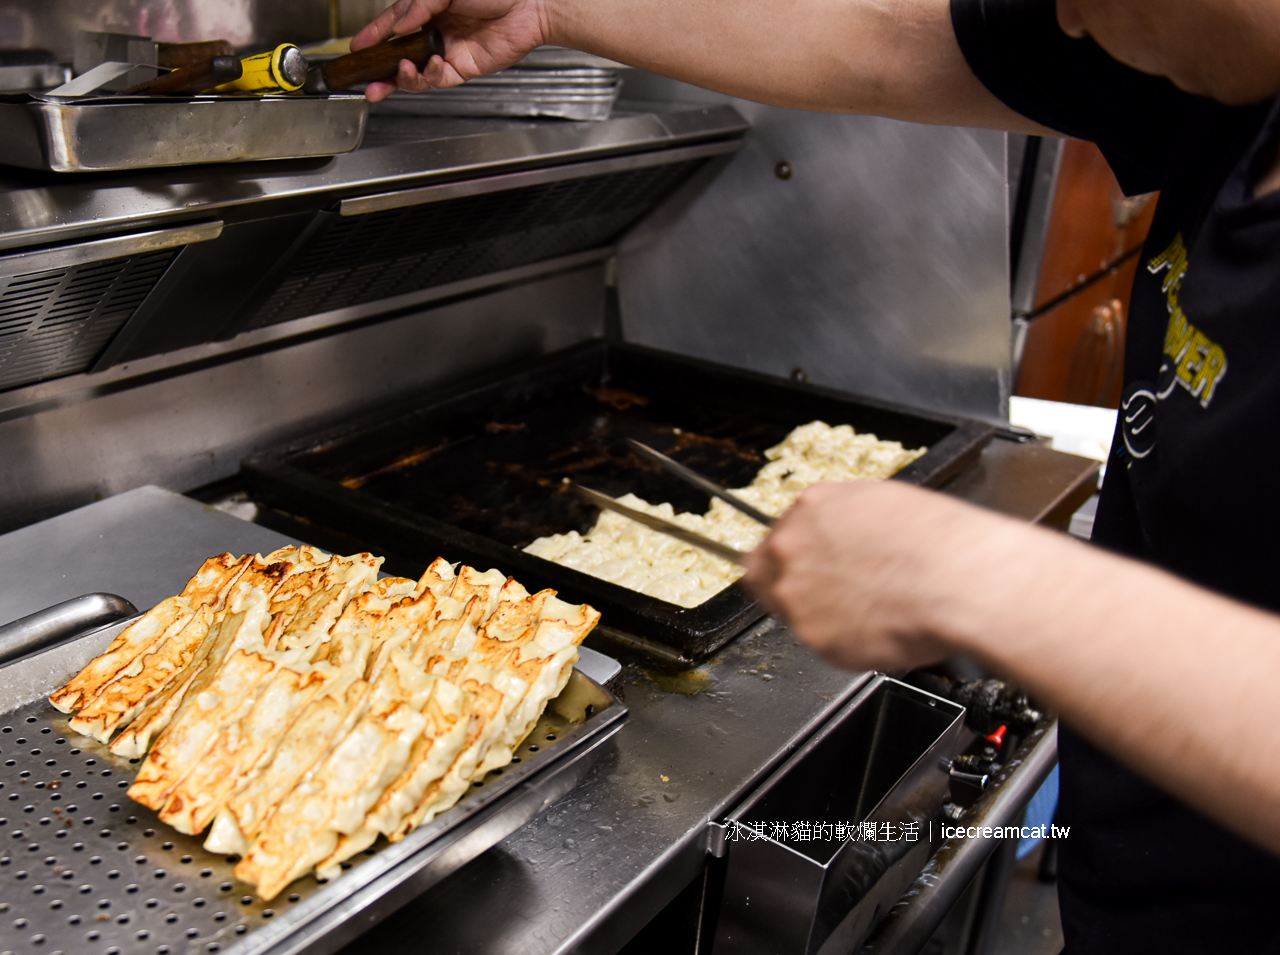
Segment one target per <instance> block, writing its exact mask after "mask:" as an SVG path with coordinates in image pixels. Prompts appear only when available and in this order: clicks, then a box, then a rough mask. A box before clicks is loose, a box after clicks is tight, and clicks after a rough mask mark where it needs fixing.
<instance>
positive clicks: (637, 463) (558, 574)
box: [242, 342, 992, 659]
mask: <svg viewBox="0 0 1280 955" xmlns="http://www.w3.org/2000/svg"><path fill="white" fill-rule="evenodd" d="M813 420H822V421H826V422H827V423H828V424H832V425H839V424H848V425H852V426H853V428H854V429H855V430H857V431H858V432H860V433H866V432H871V433H874V434H876V435H878V436H879V437H880V438H882V439H885V440H892V441H900V442H902V444H903V445H904V446H906V447H908V448H918V447H927V448H928V449H929V450H928V452H927V453H926V454H925V455H924V456H923V457H922V458H920V459H918V460H916V461H914V462H912V463H911V464H909V465H907V466H906V467H905V468H904V469H903V470H902V471H900V472H899V473H898V474H897V475H896V476H895V479H896V480H902V481H907V482H909V483H913V484H921V485H925V486H936V485H938V484H939V483H941V482H942V481H944V480H946V479H947V478H948V477H949V476H950V475H951V474H954V473H955V472H956V470H957V469H958V468H960V467H962V466H964V465H965V464H966V463H967V462H968V461H971V460H973V459H974V458H975V457H976V456H977V454H978V453H980V451H981V449H982V446H983V444H985V443H986V441H987V440H989V438H990V436H991V433H992V431H991V428H990V426H989V425H986V424H982V423H981V422H974V421H969V420H967V419H963V418H952V417H948V416H945V415H939V414H934V413H932V412H923V411H918V410H916V409H912V408H904V407H900V406H896V405H891V404H887V403H884V402H878V401H874V400H869V399H864V398H859V397H856V396H853V395H848V394H844V393H841V392H836V391H832V390H829V389H825V388H817V387H814V386H811V385H805V384H796V383H794V382H789V381H784V380H780V379H777V378H772V377H768V376H765V375H759V374H755V373H752V372H747V371H742V370H741V369H735V368H728V367H725V366H723V365H715V364H712V363H709V362H705V361H700V360H697V359H690V358H686V357H683V356H679V355H672V354H669V353H665V352H658V351H654V350H651V349H647V348H642V347H638V346H634V345H626V344H606V343H603V342H590V343H585V344H583V345H579V346H576V347H574V348H571V349H568V350H566V351H564V352H560V353H558V354H554V355H548V356H545V357H543V358H539V359H538V360H537V361H536V362H535V363H534V364H532V365H529V366H527V367H525V368H523V369H520V370H518V371H515V372H512V373H509V374H506V375H503V376H500V377H497V378H494V379H491V380H489V381H487V382H485V383H481V384H476V385H471V386H461V387H459V388H458V389H456V390H455V391H453V392H452V393H450V394H445V395H435V396H430V397H427V398H424V399H421V400H420V401H418V402H415V403H410V404H408V405H405V406H401V407H398V408H393V409H387V410H386V411H385V412H383V413H381V414H379V415H374V416H371V417H370V418H368V419H365V420H364V421H361V422H359V423H356V424H351V425H346V426H343V427H341V428H338V429H335V430H333V431H330V432H327V433H325V434H321V435H315V436H312V437H311V438H309V439H303V440H301V441H298V442H296V443H294V444H291V445H289V446H286V447H282V448H280V449H278V450H276V451H272V452H268V453H266V454H263V455H261V456H259V457H256V458H252V459H249V460H248V461H246V462H245V464H244V468H243V470H242V474H243V475H244V476H245V477H246V478H248V480H249V481H250V483H251V485H252V486H253V488H254V494H255V495H256V496H257V498H258V499H259V500H261V501H264V502H265V503H267V504H269V505H270V506H272V507H274V508H277V509H278V510H279V511H280V512H282V513H285V514H288V515H293V516H295V517H298V518H302V519H303V520H305V521H307V522H309V523H311V524H314V525H317V526H320V527H323V528H326V529H328V530H331V531H333V532H336V533H339V534H342V535H345V536H346V537H348V538H350V539H352V540H356V541H361V542H363V546H364V547H365V548H366V549H368V550H371V551H374V552H382V553H393V554H396V555H398V556H399V557H401V558H404V559H405V561H406V562H414V561H419V562H421V563H422V566H424V567H425V566H426V564H427V563H429V562H430V561H431V560H433V559H434V558H436V557H438V556H445V557H446V558H447V559H448V560H451V561H452V560H461V561H465V562H466V563H469V564H471V565H473V566H476V567H501V568H502V569H503V571H504V572H505V573H509V574H512V575H513V576H515V577H516V578H517V579H518V580H520V581H521V583H523V584H524V585H525V586H526V587H529V588H531V589H540V588H542V587H552V588H554V589H556V590H558V591H559V592H560V596H561V597H562V598H563V599H567V600H570V601H571V602H575V603H590V604H591V605H592V606H594V607H596V609H598V610H600V611H601V612H602V613H603V614H604V617H603V619H602V625H604V626H607V627H608V628H610V629H611V630H614V631H625V632H626V633H628V634H632V635H635V636H640V637H642V638H643V639H644V640H646V641H650V642H653V641H656V642H659V643H664V644H667V645H668V646H671V647H675V648H678V650H679V651H680V653H681V654H683V655H684V657H685V658H686V659H697V658H700V657H703V656H705V655H707V654H708V653H710V652H712V651H713V650H714V649H716V648H717V647H719V646H722V645H723V644H724V643H725V641H727V640H728V639H730V638H731V637H732V636H734V635H735V634H737V633H738V632H740V631H741V630H742V629H743V628H744V627H746V626H748V625H750V623H751V622H752V621H754V620H756V619H758V618H759V617H760V616H761V615H762V614H763V612H764V611H763V609H762V608H761V607H760V605H759V604H758V603H757V602H756V601H755V599H754V598H753V597H752V596H751V595H750V594H749V593H748V592H747V591H746V590H745V588H743V587H742V586H740V585H739V584H733V585H731V586H729V587H728V588H726V589H725V590H723V591H721V592H720V593H719V594H717V595H715V596H714V597H712V598H711V599H710V600H708V601H706V602H705V603H703V604H700V605H698V606H697V607H692V608H685V607H679V606H677V605H675V604H671V603H667V602H666V601H663V600H659V599H658V598H656V597H650V596H648V595H647V594H642V593H639V592H637V591H634V590H628V589H626V588H624V587H620V586H618V585H616V584H612V583H609V582H608V581H604V580H600V579H598V578H595V577H591V576H589V575H587V574H583V573H581V572H579V571H576V570H573V569H571V568H568V567H564V566H561V565H559V564H555V563H552V562H550V561H546V560H543V559H541V558H539V557H534V556H532V555H530V554H525V553H523V552H522V551H521V550H519V548H522V547H524V546H526V545H528V544H529V543H531V542H532V541H533V540H535V539H536V538H538V537H542V536H546V535H548V534H558V533H563V532H565V531H569V530H577V531H579V532H583V531H586V530H587V529H589V528H590V527H591V526H592V525H593V524H594V523H595V521H596V519H597V517H598V512H597V511H596V510H595V509H594V508H592V507H590V506H589V505H586V504H584V503H583V502H582V501H581V500H579V499H578V498H577V497H576V496H575V495H573V494H572V493H571V492H570V491H569V490H568V488H567V487H566V486H565V483H564V482H565V480H566V479H568V480H570V481H574V482H577V483H580V484H583V485H586V486H587V487H591V488H595V489H596V490H599V491H603V492H604V493H606V494H609V495H612V496H620V495H622V494H625V493H627V492H628V491H630V492H633V493H635V494H638V495H639V496H641V497H642V498H644V499H645V500H647V501H649V502H650V503H654V504H658V503H661V502H663V501H667V502H670V503H671V504H672V505H674V507H675V508H676V510H677V511H693V512H698V513H701V512H705V511H706V509H707V508H708V506H709V503H710V502H709V500H708V498H707V496H706V495H704V494H701V493H699V492H698V491H696V490H694V489H692V488H689V487H688V486H687V485H685V484H684V483H683V482H681V481H679V480H678V479H676V478H673V477H671V476H670V475H667V474H666V473H665V472H662V471H661V470H659V468H658V467H657V466H656V465H654V464H651V463H650V462H648V461H647V460H644V459H641V458H640V457H638V456H637V455H635V454H634V453H633V452H631V451H629V450H628V448H627V447H626V445H625V440H624V439H626V438H637V439H639V440H641V441H643V442H645V443H646V444H649V445H651V446H653V447H656V448H657V449H658V450H659V451H663V452H665V453H667V454H669V455H670V456H671V457H673V458H675V459H676V460H677V461H680V462H682V463H684V464H687V465H689V466H690V467H692V468H694V469H696V470H698V471H701V472H702V473H704V474H707V475H708V476H710V477H712V478H714V479H716V480H718V481H720V482H721V483H722V484H724V485H725V486H727V487H742V486H743V485H745V484H748V483H750V481H751V479H752V478H753V477H754V476H755V475H756V473H757V472H758V471H759V470H760V468H761V467H762V466H763V465H764V464H765V462H766V459H765V456H764V452H765V450H766V449H768V448H770V447H772V446H773V445H775V444H777V443H779V442H780V441H782V440H783V438H784V437H786V435H787V433H788V432H790V431H791V430H792V429H793V428H795V427H796V426H798V425H802V424H805V423H806V422H809V421H813Z"/></svg>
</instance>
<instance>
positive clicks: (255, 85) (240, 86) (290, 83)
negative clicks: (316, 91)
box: [214, 43, 308, 93]
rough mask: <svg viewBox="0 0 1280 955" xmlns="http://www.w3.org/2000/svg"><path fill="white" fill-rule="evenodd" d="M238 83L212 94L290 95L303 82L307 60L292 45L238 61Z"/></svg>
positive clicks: (285, 44)
mask: <svg viewBox="0 0 1280 955" xmlns="http://www.w3.org/2000/svg"><path fill="white" fill-rule="evenodd" d="M240 63H241V66H242V67H243V68H244V72H243V73H241V74H240V79H238V80H233V81H232V82H230V83H223V84H222V85H221V86H219V87H217V88H216V89H214V92H215V93H292V92H294V91H295V90H300V89H302V84H303V83H305V82H306V80H307V66H308V63H307V58H306V57H305V56H303V54H302V51H301V50H299V49H298V48H297V47H296V46H294V45H293V44H292V43H281V44H280V45H279V46H278V47H276V48H275V49H274V50H272V51H270V52H269V53H259V54H257V55H256V56H247V57H245V58H244V59H243V60H241V61H240Z"/></svg>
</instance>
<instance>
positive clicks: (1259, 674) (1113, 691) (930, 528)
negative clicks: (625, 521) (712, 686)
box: [747, 482, 1280, 852]
mask: <svg viewBox="0 0 1280 955" xmlns="http://www.w3.org/2000/svg"><path fill="white" fill-rule="evenodd" d="M747 579H748V581H749V582H750V583H751V584H752V586H754V587H756V588H757V589H758V591H759V592H760V593H761V595H762V596H763V597H764V599H765V601H766V603H768V604H769V605H770V606H771V607H773V608H774V609H775V610H777V611H778V612H779V613H781V614H782V615H783V616H784V617H786V618H787V619H788V620H789V621H790V622H791V624H792V626H793V628H794V630H795V632H796V634H797V636H799V637H800V639H802V640H803V641H805V642H806V643H808V644H810V645H811V646H812V647H814V648H815V649H816V650H818V651H819V652H820V653H822V654H823V655H824V656H826V657H828V658H829V659H830V660H832V661H833V662H835V663H837V664H839V665H841V666H845V667H850V668H854V669H868V668H878V669H899V668H904V667H910V666H918V665H922V664H924V663H929V662H933V661H936V660H938V659H940V658H941V657H943V656H945V655H948V654H952V653H965V654H969V655H971V656H973V657H976V658H978V659H979V660H982V661H984V662H985V663H986V664H988V665H989V666H990V667H991V668H992V669H993V670H995V671H997V672H999V673H1002V674H1004V675H1006V676H1008V677H1010V678H1012V679H1014V680H1016V681H1018V682H1019V683H1020V684H1022V685H1023V686H1024V687H1026V688H1027V689H1028V690H1030V691H1032V692H1033V693H1034V694H1035V695H1036V697H1037V698H1038V699H1039V700H1040V701H1042V702H1043V703H1045V704H1048V705H1049V706H1051V707H1053V708H1055V709H1057V710H1059V711H1060V712H1061V714H1062V717H1063V719H1064V720H1065V721H1066V722H1068V723H1070V724H1071V726H1072V727H1074V728H1075V729H1076V730H1077V731H1078V732H1080V733H1082V734H1083V735H1085V736H1086V737H1087V738H1089V739H1090V740H1091V741H1092V742H1093V743H1094V744H1095V745H1097V746H1098V747H1100V748H1101V749H1103V750H1105V751H1107V752H1109V753H1110V754H1111V755H1112V756H1113V757H1115V758H1116V759H1118V760H1120V761H1121V762H1124V763H1126V764H1127V765H1129V766H1131V767H1133V768H1134V769H1136V770H1137V771H1139V772H1141V773H1143V774H1145V775H1146V776H1147V777H1148V778H1150V779H1151V780H1153V781H1154V782H1155V783H1156V784H1157V785H1159V786H1161V787H1163V788H1164V789H1165V790H1167V791H1168V792H1170V793H1172V794H1174V795H1175V796H1177V797H1179V798H1181V799H1182V800H1184V801H1185V802H1187V803H1188V804H1190V805H1192V806H1195V807H1197V808H1199V809H1200V810H1201V811H1203V812H1205V813H1207V814H1208V815H1209V816H1211V817H1213V818H1214V819H1216V820H1218V821H1219V822H1220V823H1222V824H1223V825H1225V826H1227V827H1228V828H1230V829H1233V830H1234V831H1236V832H1238V833H1240V834H1241V835H1243V836H1245V837H1246V838H1248V839H1251V840H1253V841H1255V842H1257V843H1259V844H1261V845H1263V846H1265V847H1267V848H1269V849H1271V850H1272V851H1276V852H1280V719H1278V718H1277V716H1278V715H1280V712H1278V711H1280V699H1278V691H1277V688H1278V687H1280V617H1276V616H1274V615H1272V614H1268V613H1263V612H1261V611H1258V610H1255V609H1252V608H1250V607H1247V606H1244V605H1242V604H1239V603H1235V602H1233V601H1231V600H1227V599H1225V598H1223V597H1220V596H1217V595H1216V594H1213V593H1210V592H1208V591H1205V590H1202V589H1200V588H1198V587H1195V586H1193V585H1191V584H1188V583H1186V582H1185V581H1182V580H1180V579H1178V578H1176V577H1174V576H1172V575H1170V574H1166V573H1163V572H1161V571H1158V570H1155V569H1153V568H1151V567H1148V566H1146V565H1143V564H1140V563H1138V562H1135V561H1130V560H1125V559H1122V558H1120V557H1116V556H1113V555H1111V554H1108V553H1106V552H1104V551H1102V550H1100V549H1098V548H1094V547H1089V546H1086V545H1084V544H1081V543H1078V542H1076V541H1074V540H1072V539H1071V538H1068V537H1066V536H1064V535H1060V534H1055V533H1052V532H1049V531H1046V530H1043V529H1040V528H1034V527H1030V526H1027V525H1025V524H1022V523H1019V522H1017V521H1013V520H1009V519H1007V518H1004V517H1000V516H997V515H995V514H991V513H989V512H986V511H981V510H979V509H977V508H975V507H971V506H969V505H966V504H962V503H960V502H958V501H955V500H954V499H951V498H948V497H945V496H943V495H940V494H935V493H932V492H928V491H921V490H919V489H916V488H912V487H908V486H906V485H901V484H897V483H895V482H885V483H883V484H873V483H870V482H867V483H850V484H830V485H820V486H818V487H815V488H812V489H810V490H808V491H806V492H805V493H804V495H802V496H801V498H800V500H799V502H798V503H797V504H796V506H795V507H793V508H792V509H791V511H789V512H788V513H787V514H786V516H785V517H783V518H782V520H781V521H779V523H778V524H777V525H776V527H775V529H774V531H773V533H772V534H771V535H770V537H769V538H767V539H766V541H765V542H764V543H763V544H761V546H760V547H759V548H758V549H757V550H756V551H755V552H754V553H753V554H752V556H751V558H750V561H749V564H748V574H747Z"/></svg>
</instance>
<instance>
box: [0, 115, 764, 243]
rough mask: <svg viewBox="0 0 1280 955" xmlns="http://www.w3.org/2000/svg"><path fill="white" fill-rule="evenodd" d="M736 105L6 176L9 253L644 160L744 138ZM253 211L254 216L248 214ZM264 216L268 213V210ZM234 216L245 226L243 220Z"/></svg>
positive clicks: (378, 132) (442, 127)
mask: <svg viewBox="0 0 1280 955" xmlns="http://www.w3.org/2000/svg"><path fill="white" fill-rule="evenodd" d="M745 129H746V122H745V121H744V120H743V119H742V117H741V116H740V115H739V114H738V113H737V112H736V111H735V110H734V109H732V108H731V107H727V106H719V107H699V106H689V105H684V106H673V107H671V108H669V109H667V110H662V111H654V112H635V113H629V112H627V111H625V110H615V112H614V116H613V117H612V118H611V119H608V120H605V121H603V122H598V123H572V122H564V121H560V120H483V119H479V120H462V119H456V118H444V117H442V118H432V117H390V116H388V117H373V118H372V119H371V121H370V127H369V134H368V135H369V139H368V145H366V146H363V147H361V148H360V149H357V150H356V151H355V152H352V153H347V154H345V155H341V156H334V157H332V158H329V159H317V160H293V161H283V160H282V161H278V162H252V163H225V164H219V165H206V166H191V167H181V168H176V169H162V170H154V171H144V172H137V173H107V174H101V175H72V174H54V173H24V172H23V171H21V170H16V169H5V170H0V250H2V249H12V248H18V247H22V246H30V245H35V244H39V243H47V242H56V241H63V240H66V239H72V238H77V237H80V236H84V235H90V234H98V233H102V232H110V231H113V230H118V229H125V228H138V227H142V226H149V225H155V224H160V223H166V222H172V221H174V220H175V219H182V220H191V219H193V218H199V217H201V216H211V215H215V214H216V215H217V216H219V217H223V218H227V213H228V211H230V210H239V209H244V208H245V207H246V206H250V205H252V204H256V203H261V202H263V201H267V200H301V199H305V198H307V197H309V196H314V195H316V194H319V193H327V192H335V191H339V192H342V193H354V194H357V195H358V194H360V193H361V192H362V191H363V192H367V191H368V189H369V188H370V187H374V186H388V185H394V184H397V183H404V182H407V181H413V182H415V183H416V182H422V183H430V182H437V181H449V180H452V179H462V178H474V177H475V176H476V175H478V174H479V173H481V172H482V171H489V170H499V169H500V170H502V171H504V172H506V171H513V170H517V169H527V168H533V167H538V166H546V165H554V164H559V163H565V162H574V161H578V160H579V159H588V158H591V159H596V158H601V157H604V156H610V155H617V154H622V153H634V152H643V151H648V150H653V149H662V148H666V147H670V146H675V145H681V144H686V143H696V142H702V141H706V140H709V139H716V138H723V137H727V136H738V135H741V134H742V133H743V131H744V130H745ZM246 214H248V213H246ZM256 214H260V213H256ZM232 218H234V217H232Z"/></svg>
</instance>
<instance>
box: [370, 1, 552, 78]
mask: <svg viewBox="0 0 1280 955" xmlns="http://www.w3.org/2000/svg"><path fill="white" fill-rule="evenodd" d="M427 21H432V26H434V27H435V28H436V29H437V30H439V31H440V35H441V36H442V37H443V38H444V48H445V56H444V58H443V59H441V58H440V57H439V56H433V57H432V58H431V60H430V61H429V62H428V63H427V65H426V66H425V67H423V69H422V70H421V72H419V70H418V68H417V67H415V66H414V65H413V64H412V63H411V62H410V61H408V60H401V61H400V71H399V72H398V73H397V74H396V78H395V81H394V82H382V83H370V84H369V87H368V89H367V90H366V91H365V96H367V97H368V98H369V99H370V100H371V101H372V102H375V103H376V102H378V100H380V99H385V98H386V97H387V96H390V95H391V94H392V93H393V92H395V91H396V90H397V89H403V90H410V91H411V92H414V93H423V92H426V91H427V90H429V89H431V88H432V87H445V86H457V85H458V84H459V83H462V82H465V81H466V80H469V79H472V78H473V77H476V76H484V75H485V74H488V73H493V72H495V71H497V70H501V69H506V68H507V67H508V66H511V65H512V64H513V63H515V62H516V61H517V60H519V59H520V58H521V57H523V56H524V55H525V54H526V53H528V52H529V51H530V50H532V49H533V48H534V47H536V46H540V45H541V44H543V43H545V42H547V41H546V39H545V37H546V32H547V31H546V23H545V14H544V11H543V9H542V3H541V0H452V2H450V0H397V2H396V3H395V4H394V5H392V6H390V7H388V8H387V9H386V10H384V11H382V13H380V14H379V15H378V16H377V18H376V19H374V20H373V22H372V23H370V24H369V25H368V26H366V27H365V28H364V29H363V30H361V31H360V32H359V33H357V34H356V35H355V37H354V38H353V39H352V40H351V49H352V50H363V49H364V48H365V47H367V46H373V44H375V43H380V42H382V41H383V40H387V39H390V38H391V37H395V36H403V35H405V34H407V33H412V32H413V31H414V30H417V29H419V28H420V27H421V26H422V25H423V24H425V23H426V22H427Z"/></svg>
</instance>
